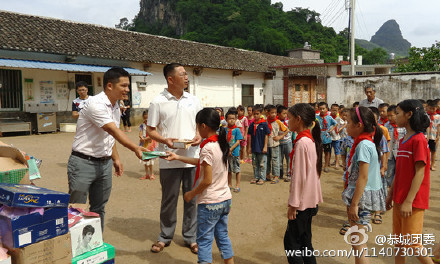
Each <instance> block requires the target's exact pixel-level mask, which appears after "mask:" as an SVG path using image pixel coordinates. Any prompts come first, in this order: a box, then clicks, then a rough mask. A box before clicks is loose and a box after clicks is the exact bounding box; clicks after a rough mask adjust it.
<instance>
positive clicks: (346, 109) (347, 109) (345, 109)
mask: <svg viewBox="0 0 440 264" xmlns="http://www.w3.org/2000/svg"><path fill="white" fill-rule="evenodd" d="M348 111H350V108H345V107H344V109H342V111H341V114H343V113H345V112H348Z"/></svg>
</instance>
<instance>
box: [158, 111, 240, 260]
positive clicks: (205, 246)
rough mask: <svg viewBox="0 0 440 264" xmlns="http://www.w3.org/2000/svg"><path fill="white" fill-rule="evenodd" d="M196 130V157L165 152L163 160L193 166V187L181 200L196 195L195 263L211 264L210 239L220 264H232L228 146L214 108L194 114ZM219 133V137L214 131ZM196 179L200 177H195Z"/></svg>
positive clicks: (189, 199)
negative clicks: (229, 221) (196, 247)
mask: <svg viewBox="0 0 440 264" xmlns="http://www.w3.org/2000/svg"><path fill="white" fill-rule="evenodd" d="M196 124H197V130H198V131H199V133H200V136H202V137H203V138H205V140H204V141H203V142H202V144H200V158H199V159H197V158H190V157H185V156H179V155H177V154H175V153H173V152H167V153H168V154H169V156H168V157H167V158H166V159H167V160H169V161H171V160H180V161H182V162H185V163H189V164H193V165H197V171H196V178H195V181H194V185H195V184H196V183H197V182H198V185H197V187H196V188H194V189H192V190H191V191H189V192H187V193H185V194H184V196H183V198H184V199H185V201H187V202H189V201H191V200H192V199H193V198H194V197H195V196H197V244H198V253H197V255H198V263H212V243H213V241H214V237H215V239H216V242H217V246H218V248H219V250H220V252H221V255H222V258H223V260H224V263H227V264H233V263H234V257H233V256H234V253H233V251H232V244H231V240H230V239H229V236H228V217H229V211H230V209H231V198H232V195H231V191H230V189H229V186H228V167H227V160H228V156H229V143H228V141H227V139H226V131H225V129H224V128H223V127H220V129H219V126H220V116H219V114H218V113H217V112H216V110H215V109H214V108H204V109H202V110H201V111H200V112H198V113H197V115H196ZM217 130H219V131H220V132H219V135H217V133H216V131H217ZM199 176H200V177H199Z"/></svg>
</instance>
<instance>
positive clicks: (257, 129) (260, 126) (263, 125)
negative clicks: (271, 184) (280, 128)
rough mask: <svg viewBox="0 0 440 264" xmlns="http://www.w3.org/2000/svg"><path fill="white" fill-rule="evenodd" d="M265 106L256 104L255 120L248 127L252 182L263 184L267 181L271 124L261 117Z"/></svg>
mask: <svg viewBox="0 0 440 264" xmlns="http://www.w3.org/2000/svg"><path fill="white" fill-rule="evenodd" d="M262 111H263V107H262V106H261V105H255V106H254V107H253V110H252V113H253V114H254V122H252V123H251V125H250V126H249V129H248V135H250V137H249V142H248V144H249V146H250V148H248V149H247V152H248V155H250V154H251V151H252V167H253V168H254V179H253V180H251V184H257V185H263V184H264V182H265V181H266V163H267V141H268V139H269V134H270V130H269V126H268V125H267V122H266V120H264V118H262V117H261V112H262Z"/></svg>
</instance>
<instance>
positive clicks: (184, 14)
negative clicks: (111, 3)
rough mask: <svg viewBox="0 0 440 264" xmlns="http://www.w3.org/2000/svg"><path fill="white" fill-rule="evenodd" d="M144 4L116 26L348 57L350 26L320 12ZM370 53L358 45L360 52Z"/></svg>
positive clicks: (260, 2) (226, 0)
mask: <svg viewBox="0 0 440 264" xmlns="http://www.w3.org/2000/svg"><path fill="white" fill-rule="evenodd" d="M140 6H141V8H140V11H139V13H138V15H137V16H136V17H135V18H134V19H133V21H132V22H131V23H128V20H127V19H126V18H124V19H125V20H124V19H121V23H120V24H119V25H116V27H118V28H122V29H128V30H133V31H138V32H145V33H149V34H155V35H162V36H168V37H173V38H180V39H185V40H192V41H197V42H202V43H211V44H217V45H222V46H229V47H236V48H241V49H247V50H255V51H261V52H266V53H270V54H274V55H282V56H285V55H287V50H290V49H295V48H302V47H303V46H304V43H305V42H308V43H309V44H311V45H312V49H316V50H321V58H322V59H324V60H325V62H337V59H338V55H344V57H346V56H347V55H348V34H347V30H344V31H341V32H339V33H336V32H335V30H334V29H333V28H331V27H325V26H323V25H322V24H321V19H320V14H319V13H317V12H315V11H312V10H309V9H303V8H296V9H292V10H290V11H287V12H285V11H283V4H282V3H279V2H277V3H273V4H272V2H271V0H141V1H140ZM368 52H370V51H368V50H366V49H362V48H360V47H357V48H356V53H357V54H356V55H367V53H368ZM381 54H383V53H381ZM367 57H368V56H367ZM370 57H371V58H376V57H377V56H370ZM374 60H376V59H374ZM373 62H374V63H376V61H373ZM377 63H382V61H381V62H377Z"/></svg>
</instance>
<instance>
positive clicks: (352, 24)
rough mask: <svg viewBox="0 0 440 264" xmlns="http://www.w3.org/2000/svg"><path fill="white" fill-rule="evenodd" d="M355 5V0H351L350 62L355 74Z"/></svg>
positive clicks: (351, 73) (352, 73) (351, 72)
mask: <svg viewBox="0 0 440 264" xmlns="http://www.w3.org/2000/svg"><path fill="white" fill-rule="evenodd" d="M354 7H355V0H351V1H350V39H351V40H350V44H351V49H350V63H351V71H350V75H355V74H356V72H355V69H354V47H355V45H354V44H355V41H354V20H355V19H354Z"/></svg>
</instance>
